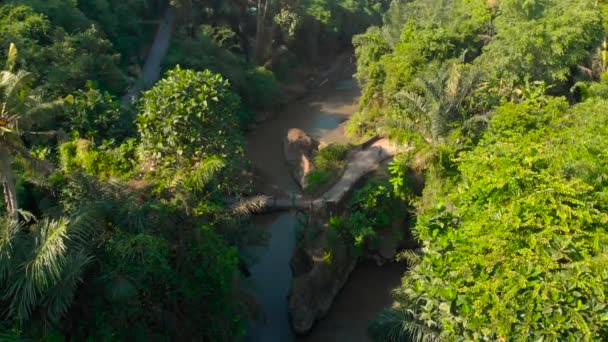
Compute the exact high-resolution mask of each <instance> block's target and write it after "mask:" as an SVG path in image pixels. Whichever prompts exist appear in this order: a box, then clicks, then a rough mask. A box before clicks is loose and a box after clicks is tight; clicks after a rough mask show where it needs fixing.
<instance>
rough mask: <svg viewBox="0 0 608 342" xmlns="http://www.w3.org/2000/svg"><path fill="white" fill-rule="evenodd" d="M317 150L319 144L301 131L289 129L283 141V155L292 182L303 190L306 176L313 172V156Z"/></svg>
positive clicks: (305, 184)
mask: <svg viewBox="0 0 608 342" xmlns="http://www.w3.org/2000/svg"><path fill="white" fill-rule="evenodd" d="M318 149H319V142H318V141H316V140H315V139H313V138H312V137H311V136H309V135H308V134H306V132H304V131H303V130H301V129H297V128H292V129H290V130H289V131H288V132H287V134H286V136H285V139H284V141H283V153H284V155H285V161H286V162H287V165H288V166H289V169H290V171H291V174H292V176H293V178H294V180H295V181H296V182H297V183H298V185H300V187H301V188H302V189H305V188H306V187H307V186H308V184H307V182H306V176H307V175H308V174H309V173H311V172H312V171H314V169H315V167H314V164H313V161H312V158H313V155H314V154H315V153H316V152H317V151H318Z"/></svg>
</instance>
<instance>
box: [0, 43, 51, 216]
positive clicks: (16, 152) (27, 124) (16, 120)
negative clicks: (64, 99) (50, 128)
mask: <svg viewBox="0 0 608 342" xmlns="http://www.w3.org/2000/svg"><path fill="white" fill-rule="evenodd" d="M16 60H17V48H16V47H15V45H14V44H11V45H10V48H9V52H8V59H7V63H6V68H5V70H2V71H0V181H1V182H2V186H3V187H4V198H5V201H6V209H7V212H8V214H9V216H10V217H12V218H13V219H15V220H16V219H17V218H18V209H19V208H18V202H17V192H16V189H15V178H14V175H13V170H12V164H13V161H14V157H15V156H20V157H22V158H23V159H24V160H25V161H26V162H27V163H28V164H29V165H30V166H33V167H34V169H36V170H38V171H40V172H42V173H48V172H50V170H51V167H50V165H49V164H47V163H45V162H43V161H41V160H39V159H37V158H34V157H33V156H32V155H31V154H30V152H29V151H28V149H27V148H26V146H25V144H24V143H23V137H24V135H40V134H47V132H32V131H31V129H32V128H33V127H34V126H35V125H36V124H37V123H39V121H40V120H41V119H42V118H43V116H44V115H47V114H48V112H49V111H50V110H51V109H52V108H53V107H55V106H57V105H60V104H61V101H55V102H50V103H44V102H42V101H41V99H40V98H39V97H37V96H35V95H33V93H32V92H31V89H30V88H29V83H30V81H31V79H32V76H31V74H30V73H28V72H26V71H23V70H18V71H15V64H16Z"/></svg>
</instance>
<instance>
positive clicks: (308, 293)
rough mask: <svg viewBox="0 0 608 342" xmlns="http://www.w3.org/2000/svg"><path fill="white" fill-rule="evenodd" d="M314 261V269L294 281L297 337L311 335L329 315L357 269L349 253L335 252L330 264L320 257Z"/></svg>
mask: <svg viewBox="0 0 608 342" xmlns="http://www.w3.org/2000/svg"><path fill="white" fill-rule="evenodd" d="M311 259H313V265H312V268H311V269H310V271H309V272H308V273H305V274H300V275H299V276H296V277H295V278H294V279H293V282H292V286H291V291H290V294H289V312H290V315H291V326H292V328H293V330H294V331H295V332H296V333H297V334H306V333H308V332H309V331H310V330H311V329H312V327H313V325H314V323H315V322H316V321H317V320H319V319H321V318H323V317H324V316H325V315H327V313H328V312H329V309H330V308H331V305H332V303H333V301H334V298H335V297H336V295H337V294H338V293H339V292H340V290H341V289H342V287H343V286H344V284H346V281H347V280H348V276H349V275H350V273H351V272H352V271H353V269H354V268H355V266H356V265H357V258H356V257H355V256H354V255H352V254H351V253H349V252H348V251H347V250H346V249H343V250H334V251H333V252H332V258H331V261H326V260H323V258H322V257H319V256H316V257H314V256H313V257H312V258H311Z"/></svg>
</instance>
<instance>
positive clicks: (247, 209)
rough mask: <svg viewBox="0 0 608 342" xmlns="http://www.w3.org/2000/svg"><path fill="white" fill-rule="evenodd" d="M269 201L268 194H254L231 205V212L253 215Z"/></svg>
mask: <svg viewBox="0 0 608 342" xmlns="http://www.w3.org/2000/svg"><path fill="white" fill-rule="evenodd" d="M269 201H270V197H269V196H264V195H262V196H256V197H253V198H248V199H244V200H241V201H239V202H238V203H237V204H236V205H234V206H233V207H232V213H233V214H235V215H239V216H249V215H253V214H255V213H257V212H259V211H260V210H262V209H264V207H266V205H267V204H268V202H269Z"/></svg>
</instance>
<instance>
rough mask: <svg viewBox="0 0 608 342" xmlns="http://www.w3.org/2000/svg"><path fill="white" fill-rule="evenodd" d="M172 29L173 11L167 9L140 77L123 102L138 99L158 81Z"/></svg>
mask: <svg viewBox="0 0 608 342" xmlns="http://www.w3.org/2000/svg"><path fill="white" fill-rule="evenodd" d="M174 28H175V10H173V8H172V7H169V9H167V10H166V11H165V14H164V15H163V18H162V21H161V23H160V24H159V25H158V31H156V36H155V37H154V42H153V43H152V47H151V48H150V51H149V52H148V56H147V57H146V62H145V63H144V68H143V70H142V73H141V77H140V79H139V80H137V82H135V84H133V85H132V86H131V88H130V89H129V91H128V92H127V94H126V95H125V96H124V97H123V102H127V103H128V102H131V101H133V99H136V98H137V97H139V94H140V93H141V91H142V90H144V89H146V88H148V87H150V86H152V85H153V84H154V83H155V82H156V81H158V80H159V79H160V76H161V75H160V71H161V65H162V62H163V60H164V59H165V56H166V55H167V52H168V51H169V46H170V45H171V37H172V35H173V29H174Z"/></svg>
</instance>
